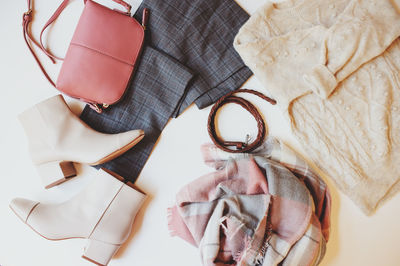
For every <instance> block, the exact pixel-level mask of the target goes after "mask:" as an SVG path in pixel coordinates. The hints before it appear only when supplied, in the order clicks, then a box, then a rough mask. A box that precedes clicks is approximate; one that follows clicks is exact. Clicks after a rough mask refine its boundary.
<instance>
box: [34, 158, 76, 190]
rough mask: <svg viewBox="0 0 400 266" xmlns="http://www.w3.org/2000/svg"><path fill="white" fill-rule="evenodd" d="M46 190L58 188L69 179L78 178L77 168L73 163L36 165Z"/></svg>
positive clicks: (61, 162)
mask: <svg viewBox="0 0 400 266" xmlns="http://www.w3.org/2000/svg"><path fill="white" fill-rule="evenodd" d="M36 168H37V170H38V173H39V175H40V176H41V177H42V181H43V184H44V186H45V188H46V189H48V188H51V187H54V186H57V185H59V184H61V183H63V182H65V181H67V180H68V178H71V177H74V176H76V170H75V166H74V164H73V163H72V162H66V161H54V162H47V163H42V164H39V165H36Z"/></svg>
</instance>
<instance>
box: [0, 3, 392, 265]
mask: <svg viewBox="0 0 400 266" xmlns="http://www.w3.org/2000/svg"><path fill="white" fill-rule="evenodd" d="M159 1H162V0H159ZM208 1H212V0H208ZM265 1H266V0H262V1H261V0H250V1H249V0H240V1H239V3H240V4H241V5H242V7H243V8H245V9H246V10H247V11H248V12H250V13H252V12H254V11H255V10H256V9H257V7H259V6H260V5H262V4H263V3H265ZM35 2H36V8H37V12H36V13H35V20H34V24H33V31H34V35H35V36H38V35H39V30H40V28H41V26H42V25H43V24H44V23H45V21H46V20H47V19H48V18H49V17H50V14H51V13H52V12H53V11H54V10H55V9H56V7H57V6H58V5H59V3H61V0H57V1H44V0H36V1H35ZM82 2H83V1H80V0H74V1H71V4H70V6H69V7H68V8H67V10H66V11H65V12H64V13H63V14H62V16H61V17H60V19H59V21H57V22H56V23H55V25H54V27H51V28H50V34H49V37H48V38H47V41H46V43H47V44H48V45H49V46H50V47H51V48H52V50H53V51H54V52H55V54H57V55H61V56H62V55H64V53H65V51H66V49H67V45H68V43H69V40H70V38H71V36H72V33H73V29H74V27H75V24H76V23H77V20H78V18H79V15H80V11H81V10H82V8H83V4H82ZM102 2H105V1H102ZM129 2H130V3H132V4H133V6H134V7H137V6H138V4H139V3H140V0H132V1H129ZM25 11H26V2H25V1H23V0H20V1H2V3H1V4H0V36H1V37H0V77H1V78H0V84H1V89H0V92H1V94H0V95H1V102H0V117H1V129H0V132H1V133H0V134H1V135H0V149H1V152H0V166H1V172H0V265H1V266H47V265H57V266H64V265H65V266H71V265H74V266H79V265H93V264H91V263H90V262H88V261H86V260H83V259H81V254H82V250H83V247H84V245H85V240H65V241H59V242H53V241H48V240H46V239H43V238H41V237H40V236H38V235H37V234H36V233H34V232H33V231H32V230H31V229H30V228H28V227H27V226H26V225H25V224H23V223H22V222H21V221H20V220H19V219H18V218H17V217H16V216H15V215H14V213H12V212H11V210H10V209H9V207H8V203H9V202H10V200H11V199H12V198H14V197H26V198H29V199H33V200H38V201H42V202H46V203H57V202H62V201H65V200H67V199H69V198H70V197H72V196H73V195H75V194H76V193H77V192H79V191H80V190H81V189H82V188H83V187H84V186H86V185H87V184H89V183H90V182H91V181H92V180H93V174H94V173H95V170H94V169H92V168H91V167H88V166H81V165H76V167H77V169H78V171H79V175H78V176H77V177H75V178H73V179H72V180H71V181H68V182H66V183H64V184H62V185H60V186H58V187H56V188H52V189H50V190H45V189H43V188H42V185H41V182H40V179H39V176H38V175H37V173H36V170H35V168H34V167H33V165H32V163H31V160H30V158H29V155H28V151H27V142H26V137H25V134H24V133H23V131H22V127H21V126H20V124H19V123H18V121H17V118H16V117H17V114H19V113H20V112H22V111H23V110H25V109H26V108H28V107H30V106H32V105H34V104H36V103H38V102H40V101H42V100H44V99H46V98H48V97H50V96H52V95H55V94H57V91H56V90H55V89H54V88H53V87H51V85H50V84H49V83H48V82H47V80H46V79H45V78H44V76H43V75H42V73H41V72H40V70H39V68H38V66H37V65H36V63H35V62H34V59H33V57H32V56H31V55H30V53H29V51H28V49H27V47H26V46H25V43H24V41H23V38H22V27H21V23H22V19H21V17H22V13H23V12H25ZM42 58H43V62H46V67H47V69H49V72H50V73H51V74H52V76H53V77H56V75H57V73H58V69H59V66H60V65H61V64H58V65H57V66H53V65H51V64H49V61H48V60H46V59H45V58H44V57H42ZM245 87H247V88H251V89H257V90H262V87H261V86H260V84H259V83H258V82H257V80H256V79H255V78H252V79H250V81H249V82H248V83H247V84H246V85H245ZM246 98H248V99H251V100H252V102H253V103H256V105H257V106H258V107H259V108H260V110H261V111H262V113H263V114H264V116H265V118H266V121H267V124H268V127H269V134H271V135H274V136H277V137H278V138H280V139H281V140H283V141H284V142H285V143H287V144H289V145H290V146H292V147H294V148H295V149H296V150H297V151H299V152H300V153H301V154H302V155H303V156H305V157H306V158H307V154H304V152H303V151H302V149H301V148H300V146H299V144H298V143H297V142H296V140H295V139H294V138H293V137H292V135H291V133H290V131H289V127H288V125H287V124H286V122H285V121H284V120H283V117H282V116H281V115H280V113H279V110H278V108H277V107H272V106H270V105H269V104H268V103H265V102H263V101H260V100H259V99H257V98H256V97H255V96H254V97H253V96H246ZM68 100H69V102H70V103H71V105H72V107H73V109H74V110H76V111H77V112H79V110H81V105H80V104H79V103H77V102H75V101H73V100H71V99H68ZM209 110H210V108H207V109H205V110H198V109H197V108H196V107H195V106H191V107H190V108H189V109H188V110H186V111H185V112H184V113H183V114H182V115H181V116H180V117H179V118H178V119H173V120H171V121H170V122H169V123H168V125H167V127H166V128H165V130H164V131H163V133H162V135H161V137H160V139H159V141H158V143H157V145H156V148H155V149H154V151H153V153H152V155H151V157H150V159H149V160H148V162H147V164H146V166H145V168H144V169H143V171H142V173H141V175H140V177H139V179H138V181H137V182H136V184H137V185H138V186H139V187H140V188H141V189H142V190H144V191H145V192H147V193H148V195H149V197H148V200H147V201H146V202H145V204H144V206H143V208H142V209H141V211H140V213H139V215H138V216H137V219H136V222H135V224H134V231H133V232H132V234H131V236H130V237H129V240H128V241H127V242H126V243H125V245H123V247H122V248H121V249H120V250H119V252H118V253H117V255H116V256H115V257H114V259H113V260H112V261H111V263H110V264H109V265H138V266H153V265H154V266H192V265H193V266H200V265H201V264H200V260H199V255H198V251H197V249H196V248H194V247H192V246H191V245H189V244H187V243H186V242H184V241H183V240H181V239H179V238H171V237H170V236H169V234H168V229H167V216H166V209H167V207H169V206H170V205H171V204H173V201H174V197H175V194H176V192H177V191H178V190H179V189H180V188H181V187H182V186H183V185H184V184H186V183H188V182H190V181H192V180H193V179H195V178H197V177H199V176H201V175H203V174H205V173H208V172H210V171H212V169H210V168H208V167H206V166H204V164H203V163H202V160H201V154H200V151H199V146H200V145H201V144H202V143H204V142H208V141H209V138H208V135H207V131H206V120H207V116H208V113H209ZM219 121H220V124H219V125H220V129H221V131H222V134H223V137H226V138H229V139H232V138H239V139H241V138H242V139H243V138H244V136H245V135H246V134H247V133H251V134H252V135H253V136H255V133H256V125H255V122H253V120H252V119H251V117H250V116H249V115H248V114H247V113H246V112H245V111H243V110H242V109H240V108H239V107H236V106H227V107H226V108H224V110H223V111H222V112H221V115H220V119H219ZM234 123H236V124H237V125H238V126H234ZM325 180H326V181H327V183H328V185H329V187H330V189H331V194H332V198H333V208H332V221H331V222H332V228H331V239H330V241H329V243H328V249H327V254H326V256H325V259H324V261H323V262H322V265H323V266H328V265H329V266H330V265H340V266H342V265H344V266H347V265H352V266H353V265H363V266H369V265H371V266H372V265H385V266H398V265H400V248H399V238H400V195H397V196H396V197H395V198H393V199H391V200H390V201H388V202H387V203H386V204H385V205H384V206H383V207H382V208H381V209H379V210H378V212H377V213H376V214H375V215H373V216H372V217H366V216H364V215H363V214H362V213H361V212H360V211H359V210H358V209H357V207H356V206H355V205H354V204H353V203H352V202H351V201H350V200H349V199H348V198H347V197H346V196H344V195H343V194H342V193H341V192H338V191H337V188H336V187H335V186H334V185H333V183H332V182H331V181H330V180H329V179H327V178H325Z"/></svg>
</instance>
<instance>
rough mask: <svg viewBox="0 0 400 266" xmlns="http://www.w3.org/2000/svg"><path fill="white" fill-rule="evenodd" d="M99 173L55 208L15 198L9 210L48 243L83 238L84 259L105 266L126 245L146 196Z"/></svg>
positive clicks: (109, 174) (114, 178)
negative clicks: (86, 241)
mask: <svg viewBox="0 0 400 266" xmlns="http://www.w3.org/2000/svg"><path fill="white" fill-rule="evenodd" d="M116 178H118V176H117V175H115V177H114V174H113V175H112V173H111V172H106V171H105V170H99V171H98V175H97V176H96V178H94V179H93V182H92V183H91V184H90V185H89V186H88V187H86V189H84V190H82V191H81V192H80V193H79V194H77V195H76V196H75V197H74V198H72V199H71V200H69V201H67V202H65V203H62V204H57V205H50V204H41V203H39V202H34V201H31V200H27V199H22V198H16V199H14V200H13V201H12V202H11V203H10V208H11V209H12V210H13V211H14V212H15V214H17V216H18V217H19V218H20V219H21V220H22V221H23V222H24V223H26V224H27V225H28V226H30V227H31V228H32V229H33V230H34V231H35V232H36V233H38V234H39V235H41V236H42V237H44V238H46V239H49V240H64V239H69V238H86V239H88V244H87V245H86V247H85V250H84V253H83V256H82V257H83V258H85V259H87V260H89V261H91V262H94V263H97V264H99V265H107V264H108V262H109V261H110V259H111V258H112V256H113V255H114V254H115V252H116V251H117V250H118V248H119V247H120V246H121V245H122V244H123V243H124V242H125V241H126V239H127V238H128V236H129V234H130V232H131V227H132V223H133V220H134V218H135V216H136V213H137V212H138V210H139V209H140V207H141V205H142V203H143V201H144V199H145V195H144V194H143V193H141V192H139V191H137V190H135V189H133V188H132V187H131V186H128V185H126V184H124V183H122V182H121V181H119V180H118V179H116Z"/></svg>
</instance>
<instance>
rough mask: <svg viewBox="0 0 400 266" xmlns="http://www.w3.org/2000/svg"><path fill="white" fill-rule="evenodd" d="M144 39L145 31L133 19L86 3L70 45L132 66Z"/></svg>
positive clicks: (90, 2)
mask: <svg viewBox="0 0 400 266" xmlns="http://www.w3.org/2000/svg"><path fill="white" fill-rule="evenodd" d="M143 39H144V29H143V27H142V26H141V25H140V24H139V22H137V21H136V20H135V19H134V18H132V17H130V16H129V15H125V14H123V13H120V12H116V11H114V10H111V9H109V8H107V7H105V6H102V5H100V4H98V3H96V2H93V1H91V0H88V1H87V2H86V5H85V9H84V10H83V13H82V15H81V18H80V19H79V22H78V25H77V27H76V30H75V33H74V36H73V37H72V41H71V45H79V46H82V47H86V48H88V49H91V50H94V51H96V52H98V53H101V54H104V55H107V56H110V57H112V58H114V59H117V60H119V61H121V62H124V63H126V64H130V65H134V64H135V62H136V59H137V57H138V56H139V53H140V50H141V47H142V43H143ZM67 57H68V55H67Z"/></svg>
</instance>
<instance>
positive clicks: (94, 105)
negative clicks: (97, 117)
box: [88, 103, 103, 114]
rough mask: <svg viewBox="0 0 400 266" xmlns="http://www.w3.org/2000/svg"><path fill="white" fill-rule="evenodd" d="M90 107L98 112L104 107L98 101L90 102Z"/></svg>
mask: <svg viewBox="0 0 400 266" xmlns="http://www.w3.org/2000/svg"><path fill="white" fill-rule="evenodd" d="M88 105H89V107H90V108H92V109H93V110H95V111H96V113H98V114H101V113H102V112H103V109H102V108H101V107H100V105H98V104H97V103H88Z"/></svg>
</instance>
